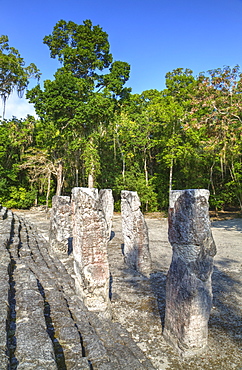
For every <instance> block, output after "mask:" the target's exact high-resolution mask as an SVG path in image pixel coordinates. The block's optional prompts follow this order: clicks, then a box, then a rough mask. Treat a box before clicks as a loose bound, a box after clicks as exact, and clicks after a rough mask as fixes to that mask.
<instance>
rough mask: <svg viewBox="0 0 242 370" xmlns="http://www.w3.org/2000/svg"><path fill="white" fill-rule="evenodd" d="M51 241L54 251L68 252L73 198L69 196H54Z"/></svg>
mask: <svg viewBox="0 0 242 370" xmlns="http://www.w3.org/2000/svg"><path fill="white" fill-rule="evenodd" d="M49 241H50V248H51V251H52V252H57V253H58V252H60V253H63V254H65V255H67V254H68V249H69V248H70V243H71V200H70V197H68V196H58V195H55V196H54V197H53V198H52V210H51V216H50V234H49Z"/></svg>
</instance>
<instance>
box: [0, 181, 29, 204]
mask: <svg viewBox="0 0 242 370" xmlns="http://www.w3.org/2000/svg"><path fill="white" fill-rule="evenodd" d="M35 196H36V192H35V191H34V190H32V191H27V190H26V189H25V188H23V187H16V186H11V187H10V189H9V195H8V197H9V198H8V200H4V199H3V198H1V197H0V203H1V204H2V205H3V206H4V207H7V208H20V209H27V208H29V207H31V206H33V204H34V200H35Z"/></svg>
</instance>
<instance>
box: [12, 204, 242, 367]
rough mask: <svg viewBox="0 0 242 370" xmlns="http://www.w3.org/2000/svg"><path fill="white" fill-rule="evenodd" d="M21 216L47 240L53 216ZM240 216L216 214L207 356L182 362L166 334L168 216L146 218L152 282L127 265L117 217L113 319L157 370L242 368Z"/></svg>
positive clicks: (113, 244)
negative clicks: (163, 326)
mask: <svg viewBox="0 0 242 370" xmlns="http://www.w3.org/2000/svg"><path fill="white" fill-rule="evenodd" d="M16 213H19V214H21V215H24V216H25V217H26V218H27V219H29V221H30V222H32V223H33V224H35V225H36V226H37V228H38V230H39V232H40V233H41V234H42V235H43V236H45V237H46V238H47V239H48V225H49V214H48V213H46V212H44V211H40V210H38V209H37V210H36V209H32V210H30V211H21V212H20V211H16ZM239 216H240V214H239V213H221V214H219V215H218V216H215V215H213V214H211V221H212V223H211V226H212V233H213V236H214V240H215V244H216V247H217V254H216V256H215V258H214V273H213V277H212V284H213V296H214V303H213V308H212V312H211V316H210V320H209V337H208V349H207V351H206V352H205V353H204V354H203V355H200V356H196V357H194V358H189V359H181V358H180V357H179V356H178V355H177V354H176V353H175V352H174V351H173V349H172V348H171V347H170V346H168V345H167V343H166V342H165V341H164V339H163V336H162V325H163V323H164V312H165V281H166V274H167V271H168V268H169V265H170V261H171V255H172V250H171V246H170V244H169V242H168V236H167V231H168V223H167V218H164V217H163V215H162V214H152V215H146V222H147V225H148V230H149V240H150V252H151V257H152V273H151V275H150V278H145V277H143V276H141V275H140V274H138V273H135V272H134V271H131V270H129V269H127V267H126V266H125V265H124V262H123V256H122V252H121V245H122V243H123V240H122V231H121V217H120V214H115V215H114V218H113V231H112V234H113V238H112V240H111V241H110V243H109V261H110V272H111V294H112V296H111V302H112V312H113V319H114V320H117V321H119V322H120V323H121V324H122V325H124V326H125V327H126V329H127V330H128V331H129V332H130V335H131V336H132V337H133V339H134V340H135V341H136V343H137V344H138V345H139V347H140V348H141V349H142V350H143V352H144V353H145V354H146V356H147V357H148V358H149V359H150V360H151V361H152V363H153V365H154V367H155V368H156V369H157V370H162V369H181V370H182V369H187V370H188V369H197V370H198V369H199V370H200V369H204V370H207V369H217V370H223V369H224V370H229V369H236V370H239V369H240V370H242V218H241V217H239ZM235 217H236V218H235ZM127 369H129V367H128V364H127Z"/></svg>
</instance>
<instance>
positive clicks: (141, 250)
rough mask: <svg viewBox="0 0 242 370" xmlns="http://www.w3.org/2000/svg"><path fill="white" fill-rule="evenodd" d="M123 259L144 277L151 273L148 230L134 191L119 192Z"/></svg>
mask: <svg viewBox="0 0 242 370" xmlns="http://www.w3.org/2000/svg"><path fill="white" fill-rule="evenodd" d="M121 212H122V232H123V238H124V258H125V262H126V263H127V265H128V266H129V267H131V268H133V269H135V270H137V271H139V272H140V273H142V274H144V275H149V273H150V271H151V257H150V251H149V237H148V228H147V225H146V222H145V219H144V216H143V214H142V212H141V210H140V200H139V196H138V194H137V192H136V191H127V190H122V192H121Z"/></svg>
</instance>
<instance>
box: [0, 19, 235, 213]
mask: <svg viewBox="0 0 242 370" xmlns="http://www.w3.org/2000/svg"><path fill="white" fill-rule="evenodd" d="M44 43H45V44H46V45H47V46H48V47H49V49H50V55H51V57H52V58H58V59H59V61H60V62H61V68H59V69H58V70H57V71H56V73H55V75H54V79H53V80H52V81H51V80H46V81H44V86H43V88H41V87H40V86H36V87H35V88H33V89H32V90H30V91H28V93H27V97H28V99H29V100H30V102H32V103H33V104H34V105H35V109H36V112H37V113H38V115H39V117H40V119H39V120H35V119H34V118H33V117H27V118H26V119H24V120H17V119H12V120H10V121H3V122H2V124H1V125H0V175H1V179H0V200H1V201H2V202H5V203H4V204H8V205H9V206H11V207H20V206H21V207H28V206H30V205H32V203H33V200H34V199H37V198H38V202H45V203H46V204H48V202H49V198H50V197H51V196H52V195H53V194H55V189H56V188H58V185H60V184H62V192H63V194H70V191H71V189H72V188H73V187H74V186H87V185H88V186H95V187H98V188H111V189H113V194H114V198H115V209H116V210H118V209H119V208H120V192H121V190H124V189H126V190H132V191H137V192H138V194H139V196H140V199H141V203H142V210H143V211H156V210H160V209H167V207H168V202H169V191H170V189H184V188H208V189H209V190H210V193H211V197H210V204H211V207H213V208H215V209H217V210H218V209H225V208H226V207H230V206H233V207H238V206H239V207H240V208H241V209H242V190H241V189H242V187H241V183H242V74H240V71H239V67H238V66H235V67H233V68H230V67H224V68H218V69H215V70H210V71H208V72H207V73H204V72H202V73H200V74H199V75H198V76H197V77H194V75H193V72H192V71H191V70H190V69H183V68H177V69H175V70H173V71H171V72H168V73H167V74H166V88H165V89H164V90H163V91H158V90H155V89H153V90H147V91H144V92H142V93H141V94H131V93H130V89H129V88H126V87H125V83H126V82H127V80H128V78H129V73H130V66H129V64H127V63H125V62H122V61H114V60H113V56H112V54H111V53H110V45H109V42H108V35H107V33H106V32H104V31H103V30H102V28H101V27H100V26H93V24H92V22H91V21H90V20H86V21H84V22H83V24H81V25H78V24H75V23H74V22H66V21H64V20H61V21H59V22H58V23H57V24H56V25H55V27H54V29H53V32H52V34H50V35H49V36H46V37H45V38H44ZM0 57H1V58H0V93H1V86H2V89H3V83H2V82H1V81H4V79H3V76H6V75H7V68H9V71H10V76H11V77H12V80H11V79H10V80H9V81H11V83H10V85H9V90H6V94H8V93H9V92H11V91H12V89H13V88H14V87H15V88H16V89H17V90H18V89H19V92H21V91H22V89H24V88H25V87H26V86H27V79H28V77H29V76H30V75H31V73H32V74H34V73H37V71H36V70H35V69H34V67H33V69H32V72H31V68H29V69H24V67H23V59H22V58H21V57H20V55H19V53H18V52H17V51H16V50H15V49H13V48H10V47H9V46H8V39H7V38H6V37H4V36H3V37H2V38H0ZM14 61H15V62H16V64H14ZM1 63H2V64H1ZM8 63H9V64H8ZM14 65H15V66H16V71H15V72H16V73H15V72H14V69H13V66H14ZM5 67H6V68H5ZM1 68H2V69H1ZM4 68H5V69H4ZM18 68H19V69H18ZM1 71H2V72H1ZM1 73H2V74H1ZM14 76H15V77H16V79H15V77H14ZM1 83H2V85H1ZM2 91H3V90H2ZM6 94H5V95H6ZM5 95H3V96H5ZM6 96H7V95H6ZM60 163H63V172H61V173H60V171H61V170H62V165H61V166H60Z"/></svg>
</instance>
